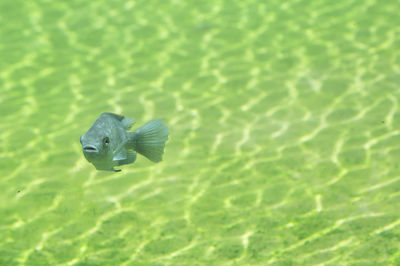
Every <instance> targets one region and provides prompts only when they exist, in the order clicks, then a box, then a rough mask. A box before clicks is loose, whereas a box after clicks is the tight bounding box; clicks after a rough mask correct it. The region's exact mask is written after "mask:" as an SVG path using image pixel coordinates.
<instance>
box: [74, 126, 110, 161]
mask: <svg viewBox="0 0 400 266" xmlns="http://www.w3.org/2000/svg"><path fill="white" fill-rule="evenodd" d="M105 133H106V132H102V131H88V132H86V133H85V134H83V135H82V136H81V138H80V141H81V144H82V151H83V154H84V155H85V157H86V159H87V160H88V161H89V162H91V163H93V164H99V163H103V164H104V162H106V161H107V160H108V159H109V157H112V150H111V145H110V143H111V138H110V136H108V134H105Z"/></svg>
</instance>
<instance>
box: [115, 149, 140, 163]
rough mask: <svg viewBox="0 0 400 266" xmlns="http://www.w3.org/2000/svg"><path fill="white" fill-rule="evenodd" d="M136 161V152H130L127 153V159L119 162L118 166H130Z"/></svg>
mask: <svg viewBox="0 0 400 266" xmlns="http://www.w3.org/2000/svg"><path fill="white" fill-rule="evenodd" d="M135 161H136V152H134V151H128V152H127V153H126V159H124V160H119V161H118V165H123V164H130V163H133V162H135Z"/></svg>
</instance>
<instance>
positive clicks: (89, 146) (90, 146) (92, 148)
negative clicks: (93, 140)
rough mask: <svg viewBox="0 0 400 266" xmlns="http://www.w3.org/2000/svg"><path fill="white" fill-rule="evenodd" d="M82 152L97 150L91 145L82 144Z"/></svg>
mask: <svg viewBox="0 0 400 266" xmlns="http://www.w3.org/2000/svg"><path fill="white" fill-rule="evenodd" d="M83 151H84V152H98V150H97V148H96V147H95V146H93V145H85V146H83Z"/></svg>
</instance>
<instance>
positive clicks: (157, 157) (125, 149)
mask: <svg viewBox="0 0 400 266" xmlns="http://www.w3.org/2000/svg"><path fill="white" fill-rule="evenodd" d="M134 123H135V119H131V118H127V117H124V116H122V115H117V114H113V113H102V114H101V115H100V116H99V118H98V119H97V120H96V121H95V122H94V123H93V125H92V126H91V127H90V128H89V130H88V131H87V132H86V133H85V134H83V135H82V136H81V138H80V141H81V144H82V151H83V154H84V155H85V158H86V159H87V160H88V161H89V162H90V163H92V164H93V165H94V166H95V167H96V169H97V170H106V171H115V172H118V171H121V170H117V169H114V167H115V166H120V165H124V164H130V163H134V162H135V160H136V153H139V154H142V155H144V156H145V157H147V158H148V159H150V160H151V161H153V162H159V161H161V160H162V156H163V153H164V147H165V142H166V141H167V140H168V128H167V127H166V126H165V125H164V123H163V122H162V120H161V119H155V120H152V121H150V122H148V123H147V124H145V125H144V126H142V127H140V128H138V129H137V130H135V131H133V132H129V131H128V130H129V129H130V128H131V126H132V125H133V124H134Z"/></svg>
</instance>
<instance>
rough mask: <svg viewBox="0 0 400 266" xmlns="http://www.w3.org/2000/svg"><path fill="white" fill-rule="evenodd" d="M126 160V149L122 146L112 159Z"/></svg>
mask: <svg viewBox="0 0 400 266" xmlns="http://www.w3.org/2000/svg"><path fill="white" fill-rule="evenodd" d="M122 160H126V149H125V148H123V149H122V150H121V151H120V152H119V153H118V154H116V155H115V156H114V158H113V161H122Z"/></svg>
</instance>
